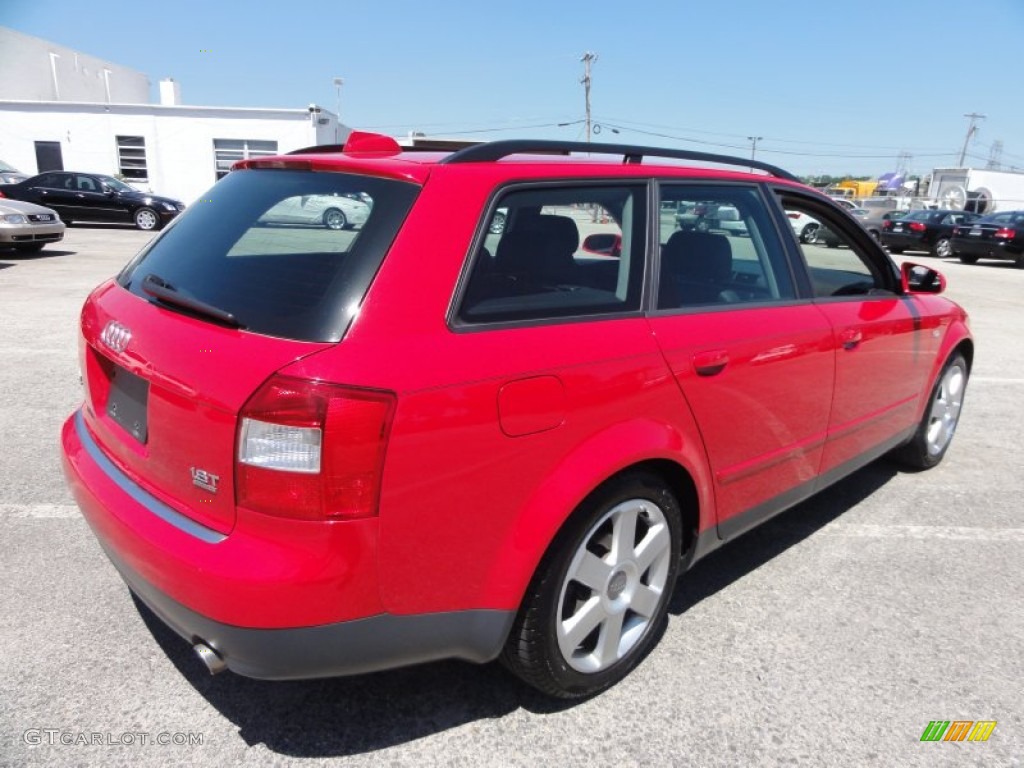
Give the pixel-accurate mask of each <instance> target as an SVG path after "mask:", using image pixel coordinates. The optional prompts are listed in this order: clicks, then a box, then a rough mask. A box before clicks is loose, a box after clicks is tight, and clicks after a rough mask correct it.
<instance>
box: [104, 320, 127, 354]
mask: <svg viewBox="0 0 1024 768" xmlns="http://www.w3.org/2000/svg"><path fill="white" fill-rule="evenodd" d="M131 339H132V332H131V331H129V330H128V329H127V328H125V327H124V326H123V325H121V324H120V323H119V322H117V321H116V320H111V321H110V322H109V323H107V325H106V327H105V328H104V329H103V333H101V334H100V340H101V341H102V342H103V343H104V344H106V345H107V346H108V347H110V348H111V349H112V350H114V351H115V352H117V353H121V352H124V350H125V348H126V347H127V346H128V342H129V341H131Z"/></svg>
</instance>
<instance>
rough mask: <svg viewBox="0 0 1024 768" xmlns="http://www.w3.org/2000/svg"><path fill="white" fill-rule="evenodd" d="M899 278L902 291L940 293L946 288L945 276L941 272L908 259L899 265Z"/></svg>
mask: <svg viewBox="0 0 1024 768" xmlns="http://www.w3.org/2000/svg"><path fill="white" fill-rule="evenodd" d="M900 278H901V282H902V283H903V292H904V293H942V292H943V291H944V290H946V278H944V277H943V276H942V274H941V273H939V272H937V271H935V270H934V269H932V268H931V267H925V266H922V265H920V264H912V263H911V262H909V261H907V262H904V263H903V265H902V266H901V267H900Z"/></svg>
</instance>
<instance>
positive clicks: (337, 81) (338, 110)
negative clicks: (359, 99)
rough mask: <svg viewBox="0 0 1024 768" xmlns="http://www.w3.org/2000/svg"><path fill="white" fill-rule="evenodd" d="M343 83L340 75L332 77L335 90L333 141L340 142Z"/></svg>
mask: <svg viewBox="0 0 1024 768" xmlns="http://www.w3.org/2000/svg"><path fill="white" fill-rule="evenodd" d="M344 84H345V81H344V80H342V79H341V78H340V77H335V78H334V92H335V97H336V100H335V110H336V111H335V113H334V114H335V123H334V143H335V144H340V143H341V86H343V85H344Z"/></svg>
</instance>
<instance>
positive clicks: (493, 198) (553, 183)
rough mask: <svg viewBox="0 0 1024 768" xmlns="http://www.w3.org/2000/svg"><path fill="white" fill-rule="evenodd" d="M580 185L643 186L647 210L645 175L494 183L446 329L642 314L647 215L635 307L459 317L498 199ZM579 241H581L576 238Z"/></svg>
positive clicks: (465, 330)
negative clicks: (506, 316)
mask: <svg viewBox="0 0 1024 768" xmlns="http://www.w3.org/2000/svg"><path fill="white" fill-rule="evenodd" d="M583 187H636V188H638V189H639V188H640V187H643V188H644V194H643V195H642V196H641V195H638V199H639V198H641V197H643V199H644V202H645V204H646V205H647V208H648V212H649V211H650V206H651V191H650V187H651V179H649V178H646V177H621V176H618V177H615V176H613V177H598V178H583V179H581V178H573V177H566V178H555V179H537V180H526V181H523V180H516V181H509V182H505V183H502V184H499V185H497V186H495V187H494V188H493V189H492V190H491V192H490V194H489V196H488V198H487V201H486V203H485V205H484V208H483V214H482V215H481V216H480V217H479V219H478V220H477V223H476V228H475V229H474V232H473V237H472V238H471V239H470V243H469V249H468V252H467V253H466V254H465V255H464V256H463V259H462V268H461V270H460V272H459V279H458V280H457V281H456V283H455V290H454V291H453V292H452V295H451V298H450V299H449V301H448V308H447V310H446V312H445V324H446V325H447V326H448V330H450V331H451V332H453V333H477V332H480V331H491V330H502V329H513V328H534V327H537V326H546V325H566V324H568V323H581V322H601V321H605V320H624V319H629V318H638V317H643V316H644V315H645V311H646V303H647V298H648V297H647V290H648V282H649V280H648V278H649V276H648V269H649V267H650V239H651V238H650V222H649V216H648V217H645V220H644V222H643V226H644V229H645V230H646V232H645V236H644V238H643V239H644V241H645V242H644V243H643V248H641V249H640V250H639V251H638V254H639V257H640V258H643V259H644V269H643V271H642V273H641V276H640V279H641V281H642V284H641V286H640V302H639V307H638V308H637V309H627V310H622V311H620V312H606V313H600V314H594V313H587V314H581V315H559V316H558V317H538V318H530V319H519V320H487V321H480V322H467V321H466V320H463V319H462V318H461V317H460V316H459V309H460V307H461V306H462V301H463V299H464V298H465V293H466V290H467V288H468V287H469V280H470V278H471V276H472V274H473V269H474V268H475V267H476V263H477V260H478V259H479V258H480V252H481V249H482V248H483V247H484V243H485V241H486V240H487V235H488V226H489V225H490V222H491V219H492V218H493V217H494V213H495V211H497V210H498V208H501V207H502V206H500V205H498V202H499V201H500V200H501V199H502V198H504V197H505V196H506V195H508V194H512V193H514V192H519V191H536V190H540V189H565V188H573V189H579V188H583ZM580 242H581V243H582V240H581V241H580Z"/></svg>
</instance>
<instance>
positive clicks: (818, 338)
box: [648, 180, 835, 537]
mask: <svg viewBox="0 0 1024 768" xmlns="http://www.w3.org/2000/svg"><path fill="white" fill-rule="evenodd" d="M658 195H659V198H660V200H659V204H658V205H656V206H655V207H654V208H655V210H659V211H660V210H663V209H669V210H671V209H686V208H689V207H691V206H692V205H695V204H697V203H705V204H708V203H713V204H716V205H718V206H728V207H731V208H733V209H735V210H736V211H737V213H738V216H739V219H740V220H741V221H742V223H743V227H742V230H741V228H739V227H736V228H733V229H729V230H725V229H716V228H710V229H707V230H706V231H700V228H699V227H698V226H697V225H696V224H695V223H693V222H690V221H689V220H687V219H676V218H673V217H671V216H669V217H665V216H662V217H661V220H660V223H659V227H658V230H657V231H658V232H659V239H658V244H659V246H660V259H659V267H658V270H657V284H658V286H657V294H656V295H657V301H656V307H655V309H654V311H652V312H651V313H650V315H649V318H648V321H649V323H650V326H651V330H652V331H653V333H654V336H655V338H656V339H657V341H658V344H659V346H660V348H661V350H662V353H663V354H664V356H665V359H666V361H667V362H668V365H669V368H670V369H671V371H672V373H673V375H674V377H675V380H676V382H677V384H678V387H679V390H680V391H681V393H682V394H683V396H684V398H685V401H686V403H687V404H688V405H689V408H690V409H691V410H692V412H693V415H694V417H695V419H696V421H697V424H698V426H699V429H700V433H701V437H702V439H703V442H704V446H705V450H706V452H707V456H708V460H709V463H710V467H711V472H712V475H713V483H714V491H715V506H716V509H717V514H718V527H719V533H720V535H722V536H724V537H728V536H731V535H734V534H736V533H738V532H740V531H742V530H744V529H746V528H748V527H751V526H753V525H755V524H757V523H758V522H760V521H761V520H762V519H764V518H765V517H768V516H770V515H771V514H774V513H775V512H777V511H779V510H781V509H783V508H785V507H787V506H790V505H791V504H793V503H794V502H796V501H798V500H799V499H801V498H803V497H805V496H807V495H809V494H810V493H811V491H812V490H813V487H814V485H815V480H816V475H817V471H818V467H819V465H820V461H821V455H822V449H823V446H824V443H825V435H826V430H827V426H828V418H829V409H830V406H831V402H832V387H833V377H834V364H835V363H834V344H833V341H832V329H831V326H830V324H829V322H828V320H827V318H825V317H824V316H823V315H822V313H821V312H819V311H818V310H817V308H816V307H815V306H814V305H813V303H811V302H809V301H807V300H806V299H804V300H800V296H799V294H798V287H797V284H796V282H795V280H794V276H793V271H792V269H791V264H790V263H789V261H788V259H787V256H786V251H785V248H784V247H783V241H782V240H781V239H780V238H779V234H778V229H777V227H776V224H775V222H774V220H773V216H772V215H771V213H770V212H769V204H768V202H766V199H765V197H764V195H763V191H762V189H761V188H760V187H759V186H758V185H755V184H690V183H673V182H670V181H667V180H666V181H664V182H662V183H661V184H659V191H658ZM741 231H742V233H743V234H740V232H741Z"/></svg>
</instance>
